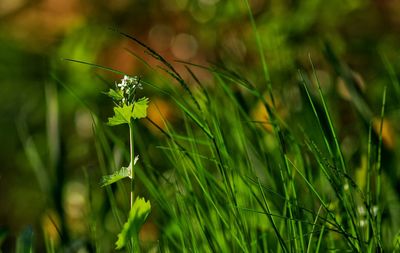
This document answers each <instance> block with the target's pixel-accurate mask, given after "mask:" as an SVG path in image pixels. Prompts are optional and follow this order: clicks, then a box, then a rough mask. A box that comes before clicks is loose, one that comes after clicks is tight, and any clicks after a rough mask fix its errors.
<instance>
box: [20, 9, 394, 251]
mask: <svg viewBox="0 0 400 253" xmlns="http://www.w3.org/2000/svg"><path fill="white" fill-rule="evenodd" d="M249 14H250V19H251V22H252V26H253V30H254V32H255V36H256V38H257V39H256V41H257V46H258V50H259V54H260V56H261V62H262V64H261V65H262V70H261V71H262V72H263V73H264V80H263V82H262V85H255V84H254V83H252V82H251V81H250V80H247V79H246V77H245V75H241V74H239V73H237V72H235V71H232V70H228V69H225V68H223V67H218V66H211V67H209V66H199V65H195V64H192V63H185V62H179V63H174V64H184V65H185V67H186V70H187V71H188V72H189V73H190V74H191V76H192V77H193V78H192V79H193V82H194V83H195V85H192V84H189V83H188V82H187V81H186V80H184V79H183V78H182V75H181V74H180V73H179V72H178V71H177V70H176V69H175V68H174V67H173V64H172V63H169V62H168V61H166V60H165V59H164V58H163V57H162V56H161V55H159V54H158V53H157V52H155V51H154V50H153V49H151V48H150V47H148V46H147V45H145V44H143V43H142V42H140V41H139V40H137V39H136V38H134V37H132V36H130V35H128V34H125V33H122V32H121V33H120V34H121V35H122V36H125V37H127V38H128V39H130V40H131V41H132V42H134V43H136V44H138V45H139V46H141V47H142V48H143V49H144V50H145V51H146V52H147V53H148V54H149V55H151V56H152V57H154V58H155V59H156V60H158V63H159V64H160V67H159V69H154V74H155V75H160V73H159V71H161V72H164V74H165V73H166V74H167V75H169V77H170V83H171V85H172V83H174V82H175V83H177V84H178V87H179V88H178V87H176V88H170V89H169V90H163V91H162V92H163V93H164V94H165V95H166V96H167V97H168V99H169V100H170V101H171V102H172V103H174V106H175V108H177V114H179V115H180V119H181V122H180V124H179V125H174V124H171V123H169V122H168V121H167V120H166V119H163V125H157V124H156V123H155V121H154V120H153V119H151V118H147V121H148V123H149V124H150V125H152V126H153V127H156V129H158V131H159V132H160V134H161V135H162V136H163V140H162V141H159V144H158V146H157V147H156V148H157V149H158V150H159V151H160V153H161V154H162V158H161V159H162V160H163V163H164V165H165V167H169V168H170V169H169V170H168V171H159V170H158V169H157V168H156V167H155V165H154V164H153V162H152V161H153V159H154V157H152V154H151V153H149V152H147V151H148V147H147V140H146V139H143V138H142V137H141V134H140V133H141V132H146V131H147V130H146V129H145V128H144V127H143V126H140V125H139V126H138V127H135V130H134V131H136V132H135V134H134V136H135V137H134V138H135V140H133V135H131V136H132V137H131V142H130V143H135V147H133V146H132V147H130V148H127V147H126V145H124V143H126V141H125V140H126V139H128V137H126V138H125V139H124V138H120V137H119V136H118V135H115V133H113V131H112V130H111V129H109V127H108V126H106V125H104V124H102V123H101V122H103V121H104V120H103V119H100V118H99V117H98V116H97V115H96V114H95V113H94V112H93V111H92V117H93V122H94V125H93V130H94V133H95V136H96V138H95V149H96V153H97V156H98V157H97V158H98V168H99V170H101V173H102V174H103V175H106V174H112V173H113V172H114V171H115V170H116V168H117V164H118V162H116V156H115V150H120V151H121V153H122V159H126V160H127V161H128V160H129V159H130V160H133V159H134V156H133V150H135V151H137V152H138V153H139V154H140V157H141V158H140V159H141V160H140V162H139V165H138V166H137V167H136V171H135V173H136V179H137V180H138V183H137V182H135V188H134V189H132V194H133V191H136V192H140V193H141V194H145V195H146V196H148V198H150V200H151V203H152V206H153V207H154V208H153V211H152V215H151V218H150V222H152V223H154V224H156V226H157V229H158V230H159V233H158V234H159V235H158V237H157V240H153V241H145V240H142V244H141V248H142V250H143V251H151V250H152V251H153V252H307V253H309V252H330V251H337V252H383V251H386V252H390V251H399V250H400V249H399V243H400V242H399V224H398V223H397V221H398V212H396V210H397V209H396V206H398V192H397V193H396V190H395V185H396V184H395V182H393V181H391V180H390V178H389V176H388V174H387V173H385V171H387V170H394V168H389V167H387V166H388V164H389V163H385V161H384V158H383V153H388V152H389V151H388V150H386V149H385V145H384V142H383V130H384V129H385V127H387V126H385V122H386V121H385V118H386V110H385V108H386V102H387V96H388V95H389V94H390V93H389V92H388V91H389V90H391V89H392V88H393V87H394V90H395V91H396V92H397V93H395V94H398V87H397V85H398V81H397V79H396V77H395V75H394V73H393V68H392V67H391V65H390V63H389V62H388V61H387V60H385V62H384V63H385V65H386V66H387V68H388V71H389V75H388V76H389V79H391V80H392V82H393V84H394V86H393V87H387V88H386V87H385V88H384V89H382V99H381V107H380V108H372V109H371V108H369V107H368V103H367V101H366V100H365V98H363V96H362V95H361V94H360V93H359V92H358V91H357V89H356V83H355V80H354V77H353V76H352V75H351V73H350V71H349V69H348V67H346V65H345V64H344V63H342V62H341V61H340V60H338V58H337V57H336V56H335V54H334V52H333V50H331V49H329V47H328V46H327V49H326V54H327V61H328V62H329V63H330V64H331V66H332V68H333V69H334V70H335V71H336V73H337V75H338V76H340V77H341V78H342V79H343V80H344V82H345V85H346V87H347V89H348V91H349V93H350V94H351V96H352V98H354V100H352V101H351V102H350V103H349V106H351V108H352V110H353V112H355V115H356V116H355V117H354V119H355V120H356V122H354V124H357V125H360V126H361V127H360V129H359V132H358V133H357V136H356V138H359V141H360V143H361V144H360V147H359V150H358V154H357V155H356V156H355V158H354V157H352V159H358V160H357V162H354V161H352V160H350V159H349V158H348V157H346V151H345V150H344V148H343V146H344V144H343V143H344V142H343V139H342V138H341V135H340V132H341V128H340V124H339V123H338V121H339V119H340V117H337V116H335V115H338V114H340V112H337V111H335V103H339V102H340V100H339V99H338V98H335V97H332V96H329V95H327V94H326V93H324V92H323V90H322V88H321V83H320V81H319V80H318V75H317V72H316V70H315V67H314V65H313V62H312V57H310V66H309V67H310V69H311V70H310V71H309V72H306V71H303V70H300V71H299V72H298V80H297V83H298V86H296V87H295V88H296V90H297V91H298V94H299V95H298V98H297V99H298V100H296V101H297V103H298V104H295V103H293V102H292V101H287V100H285V98H284V97H283V96H279V92H278V91H277V90H278V89H277V88H276V87H277V86H278V84H275V83H273V81H271V78H270V74H269V72H268V66H267V63H266V61H265V59H264V58H263V55H264V52H263V49H262V46H261V42H260V40H261V39H260V35H259V34H258V32H257V28H256V24H255V22H254V19H253V17H252V15H251V13H250V12H249ZM132 55H133V56H135V54H132ZM384 59H386V58H384ZM80 63H83V62H80ZM89 65H91V66H92V67H96V68H102V69H105V70H109V71H113V72H115V73H120V74H123V73H121V72H119V71H115V70H112V69H109V68H107V67H101V66H97V65H94V64H89ZM194 68H202V69H205V70H207V71H209V72H210V73H211V74H212V75H213V78H214V80H215V85H214V86H212V87H206V86H205V85H204V84H202V83H201V82H200V81H199V79H198V78H197V77H196V76H195V74H194V72H193V69H194ZM144 79H145V78H144ZM143 83H144V84H145V89H154V90H155V91H156V92H159V91H160V89H161V88H159V87H158V85H157V84H156V83H149V82H146V81H143ZM314 84H316V86H315V85H314ZM71 92H72V91H71ZM265 94H267V95H265ZM48 96H55V95H54V94H53V95H52V94H50V93H49V94H48ZM150 99H151V98H150ZM256 104H259V105H260V107H261V108H262V110H263V111H264V112H265V113H264V114H263V117H264V119H265V120H263V121H256V120H254V118H253V117H252V116H251V110H250V109H249V108H252V107H254V106H255V105H256ZM279 104H281V106H279ZM282 105H283V107H284V109H285V110H286V113H285V112H283V111H282V108H281V107H282ZM49 113H56V112H54V111H53V112H49ZM339 116H340V115H339ZM161 117H162V115H161ZM376 119H378V120H376ZM376 122H378V123H377V125H374V124H375V123H376ZM335 126H339V127H335ZM125 130H126V129H125ZM130 130H131V131H133V129H132V128H131V127H130ZM50 132H51V131H50ZM125 132H126V131H125ZM143 136H145V135H143ZM49 145H56V146H57V145H58V144H57V143H49ZM130 149H131V150H132V151H130ZM54 150H58V149H54ZM26 152H27V154H30V156H31V157H37V156H36V155H35V154H36V153H35V152H37V151H36V150H35V149H34V145H32V144H29V143H28V142H27V143H26ZM393 152H394V151H393ZM54 156H57V154H54ZM363 161H364V162H363ZM35 164H36V165H37V166H36V168H37V169H36V170H37V171H38V172H37V173H42V172H41V171H40V166H39V165H40V164H41V163H40V162H38V161H36V162H35ZM54 167H57V166H56V165H54ZM56 169H57V168H55V170H56ZM361 172H362V173H361ZM55 174H57V173H55ZM360 175H361V176H360ZM87 177H89V175H87ZM87 181H88V182H89V181H90V180H87ZM96 187H98V186H97V185H94V186H93V185H90V183H87V189H88V192H89V195H90V194H91V192H92V191H93V192H96V191H98V190H96V189H95V188H96ZM98 188H99V187H98ZM130 191H131V189H130V185H129V186H128V185H126V184H125V183H123V182H118V183H117V184H116V185H111V186H106V187H105V190H104V191H103V192H102V193H101V194H102V195H101V196H103V197H104V199H105V201H104V203H103V204H102V205H100V206H99V205H98V204H96V203H94V201H93V199H92V198H89V200H92V201H93V202H92V201H90V203H89V210H88V212H87V216H88V218H87V220H88V226H89V227H90V231H91V232H90V233H89V235H88V237H89V238H88V239H87V244H88V245H89V246H88V248H90V249H93V251H96V252H107V251H110V250H112V249H113V241H111V242H110V241H109V240H108V241H107V240H105V239H104V238H105V237H107V234H106V232H105V230H106V229H105V227H104V226H105V225H104V221H105V220H106V214H107V212H108V210H110V211H111V214H112V223H113V224H114V225H115V226H116V229H115V231H120V230H121V229H122V226H123V223H124V221H125V220H126V218H127V213H128V211H127V210H128V207H127V205H126V203H129V201H122V202H121V201H119V200H118V198H119V197H121V196H125V197H122V198H127V199H128V195H129V192H130ZM121 192H122V194H121ZM396 194H397V195H396ZM121 203H125V204H121ZM56 205H57V204H56ZM58 205H59V204H58ZM60 212H62V211H60ZM57 226H61V227H62V226H64V225H63V224H58V225H57ZM60 231H63V230H62V229H61V230H60ZM30 233H31V232H30V230H27V232H24V233H23V234H22V236H21V238H20V239H19V241H18V249H20V250H22V249H25V248H27V249H28V251H29V248H30V247H31V246H29V245H31V244H32V240H31V236H32V235H31V234H30ZM45 239H46V248H47V252H56V251H58V250H60V249H61V248H62V247H67V242H68V240H69V239H65V242H63V243H64V245H63V243H61V244H58V246H57V243H56V242H55V241H54V240H53V239H52V238H50V237H49V236H47V237H46V238H45ZM115 239H116V235H115ZM21 252H27V251H24V250H22V251H21Z"/></svg>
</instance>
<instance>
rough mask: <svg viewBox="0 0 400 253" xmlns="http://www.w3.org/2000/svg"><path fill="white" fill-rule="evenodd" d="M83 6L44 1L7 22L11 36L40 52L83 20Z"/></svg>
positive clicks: (73, 3) (76, 2) (65, 2)
mask: <svg viewBox="0 0 400 253" xmlns="http://www.w3.org/2000/svg"><path fill="white" fill-rule="evenodd" d="M85 7H86V6H85V5H84V4H83V3H82V2H80V1H78V0H70V1H58V0H45V1H40V3H39V4H35V5H32V6H31V7H29V8H26V9H25V10H23V11H21V12H19V13H17V14H16V15H15V16H13V17H11V18H10V19H9V20H8V23H9V24H10V27H12V29H11V30H10V34H11V35H12V36H13V37H14V38H16V39H19V40H21V41H25V42H27V45H26V46H29V48H31V49H34V50H43V49H45V48H47V47H48V46H49V45H50V44H52V43H54V42H56V41H57V37H58V36H59V35H62V34H63V33H65V32H66V31H68V30H69V29H71V28H72V27H74V26H75V25H77V24H80V23H81V22H82V21H83V20H84V12H85V11H84V10H85V9H86V8H85Z"/></svg>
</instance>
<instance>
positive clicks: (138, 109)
mask: <svg viewBox="0 0 400 253" xmlns="http://www.w3.org/2000/svg"><path fill="white" fill-rule="evenodd" d="M148 103H149V99H148V98H146V97H143V98H141V99H139V100H138V101H136V102H135V106H134V107H133V113H132V117H133V118H134V119H141V118H146V117H147V107H148V106H149V105H148Z"/></svg>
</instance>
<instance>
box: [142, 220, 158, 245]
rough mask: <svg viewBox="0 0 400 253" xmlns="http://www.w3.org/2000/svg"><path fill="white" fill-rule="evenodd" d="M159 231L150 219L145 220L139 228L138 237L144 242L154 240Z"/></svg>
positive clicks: (156, 238)
mask: <svg viewBox="0 0 400 253" xmlns="http://www.w3.org/2000/svg"><path fill="white" fill-rule="evenodd" d="M158 237H159V231H158V228H157V226H156V224H154V223H153V222H151V221H148V222H146V223H145V224H144V225H143V227H142V228H141V229H140V233H139V238H140V240H141V241H144V242H155V241H157V240H158Z"/></svg>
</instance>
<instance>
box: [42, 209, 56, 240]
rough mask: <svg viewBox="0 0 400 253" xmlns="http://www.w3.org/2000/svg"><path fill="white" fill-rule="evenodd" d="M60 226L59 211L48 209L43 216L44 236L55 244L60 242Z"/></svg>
mask: <svg viewBox="0 0 400 253" xmlns="http://www.w3.org/2000/svg"><path fill="white" fill-rule="evenodd" d="M59 227H60V218H59V217H58V215H57V213H56V212H54V211H53V210H48V211H46V213H45V215H44V216H43V217H42V229H43V232H44V236H45V238H46V239H47V240H49V241H51V242H52V243H54V244H55V245H57V244H59V242H60V235H59V233H58V232H59V231H58V228H59Z"/></svg>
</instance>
